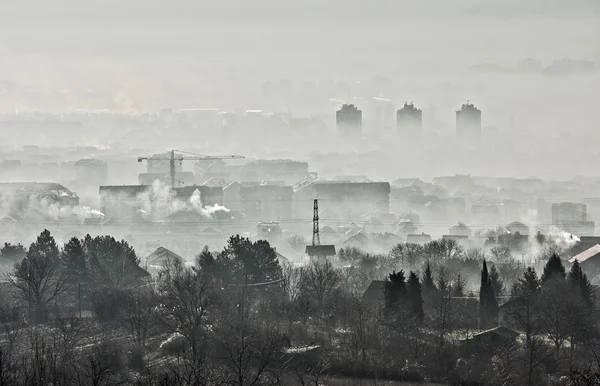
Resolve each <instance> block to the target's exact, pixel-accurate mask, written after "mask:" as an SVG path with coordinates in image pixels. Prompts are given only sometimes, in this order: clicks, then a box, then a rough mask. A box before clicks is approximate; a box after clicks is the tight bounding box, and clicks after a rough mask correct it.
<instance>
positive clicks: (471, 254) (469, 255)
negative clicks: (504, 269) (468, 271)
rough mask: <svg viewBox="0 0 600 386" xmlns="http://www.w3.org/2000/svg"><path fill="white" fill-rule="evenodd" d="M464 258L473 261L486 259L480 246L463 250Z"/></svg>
mask: <svg viewBox="0 0 600 386" xmlns="http://www.w3.org/2000/svg"><path fill="white" fill-rule="evenodd" d="M465 258H466V259H469V260H475V261H483V260H485V259H486V254H485V251H484V250H483V249H482V248H471V249H467V251H466V252H465Z"/></svg>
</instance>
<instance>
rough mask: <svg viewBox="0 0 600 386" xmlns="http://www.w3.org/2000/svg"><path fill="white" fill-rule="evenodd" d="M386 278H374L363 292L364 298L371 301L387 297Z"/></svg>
mask: <svg viewBox="0 0 600 386" xmlns="http://www.w3.org/2000/svg"><path fill="white" fill-rule="evenodd" d="M384 291H385V280H373V281H372V282H371V284H369V287H368V288H367V289H366V290H365V292H364V293H363V294H362V299H363V300H367V301H370V302H376V301H382V300H383V299H384V298H385V295H384Z"/></svg>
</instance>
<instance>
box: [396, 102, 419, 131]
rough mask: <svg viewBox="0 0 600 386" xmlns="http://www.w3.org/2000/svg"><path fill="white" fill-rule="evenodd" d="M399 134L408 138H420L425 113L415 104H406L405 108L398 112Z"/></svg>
mask: <svg viewBox="0 0 600 386" xmlns="http://www.w3.org/2000/svg"><path fill="white" fill-rule="evenodd" d="M396 125H397V128H398V133H399V134H401V135H404V136H408V137H418V136H420V135H421V133H422V131H423V112H422V111H421V110H420V109H418V108H416V107H415V106H414V105H413V103H412V102H411V103H410V104H408V103H404V107H403V108H401V109H400V110H398V111H397V112H396Z"/></svg>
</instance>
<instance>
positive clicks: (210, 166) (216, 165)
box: [194, 159, 310, 185]
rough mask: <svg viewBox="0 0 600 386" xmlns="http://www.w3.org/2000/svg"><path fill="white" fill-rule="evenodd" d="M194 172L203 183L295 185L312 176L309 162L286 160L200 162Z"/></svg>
mask: <svg viewBox="0 0 600 386" xmlns="http://www.w3.org/2000/svg"><path fill="white" fill-rule="evenodd" d="M194 170H195V173H196V176H197V179H200V180H202V182H205V181H208V180H211V179H212V180H219V179H223V180H226V181H237V182H252V181H283V182H284V183H285V184H286V185H294V184H296V183H298V182H300V181H302V180H304V179H306V178H308V177H309V176H310V173H309V172H308V163H307V162H299V161H294V160H286V159H274V160H256V161H251V162H248V163H245V164H243V165H230V164H226V163H225V162H223V161H209V160H207V161H198V162H197V163H196V165H195V168H194Z"/></svg>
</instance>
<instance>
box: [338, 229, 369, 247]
mask: <svg viewBox="0 0 600 386" xmlns="http://www.w3.org/2000/svg"><path fill="white" fill-rule="evenodd" d="M370 241H371V240H370V239H369V237H368V236H367V235H365V234H364V233H363V232H359V233H357V234H355V235H353V236H352V237H350V238H349V239H347V240H346V241H344V243H343V246H344V248H348V247H355V248H360V249H364V248H365V247H367V246H368V245H369V242H370Z"/></svg>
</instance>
